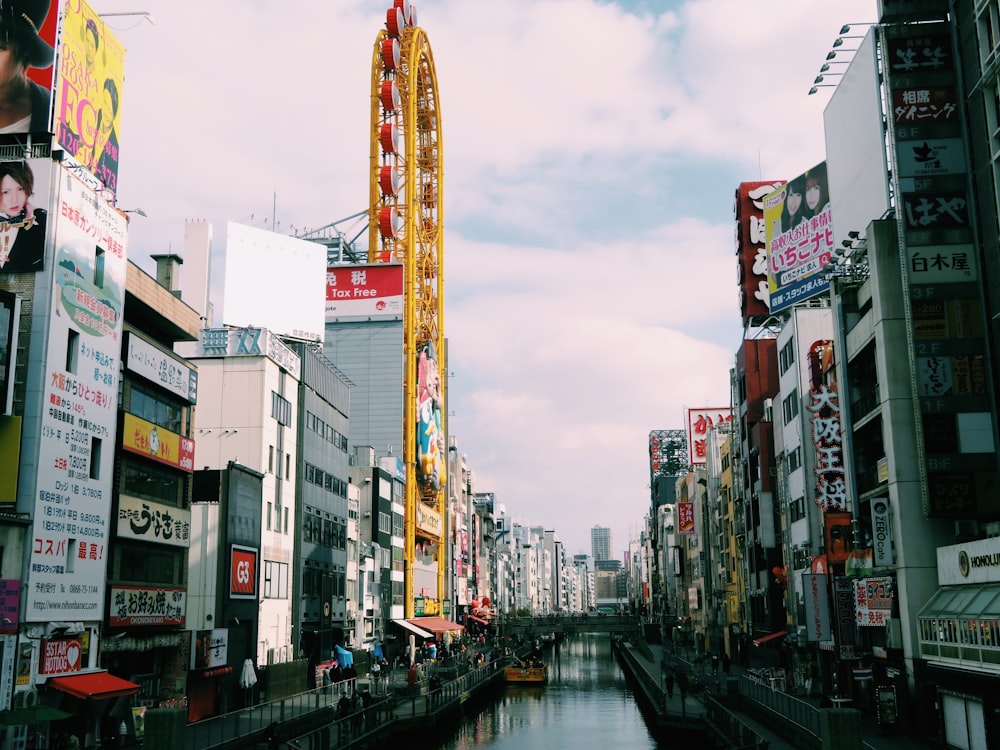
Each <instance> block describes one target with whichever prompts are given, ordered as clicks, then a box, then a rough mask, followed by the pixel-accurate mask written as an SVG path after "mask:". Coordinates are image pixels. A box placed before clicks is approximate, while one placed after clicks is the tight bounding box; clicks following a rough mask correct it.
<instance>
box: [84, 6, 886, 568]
mask: <svg viewBox="0 0 1000 750" xmlns="http://www.w3.org/2000/svg"><path fill="white" fill-rule="evenodd" d="M389 5H390V4H389V3H388V2H387V3H384V4H382V5H379V4H375V5H373V4H372V3H370V2H362V0H332V1H330V2H323V3H315V2H306V0H285V2H282V3H281V4H280V5H274V4H272V3H265V2H260V1H258V2H248V3H242V4H240V6H239V11H238V12H237V11H235V10H234V8H233V7H232V5H231V4H228V3H221V2H211V0H209V2H198V3H195V2H193V0H170V2H166V0H161V1H160V2H156V0H152V2H151V3H147V6H146V7H147V8H148V9H149V10H150V11H151V12H152V13H153V16H154V18H155V22H156V23H155V25H150V24H147V23H139V24H135V23H130V22H128V20H127V19H110V18H109V19H108V21H109V24H110V25H111V26H112V27H116V28H118V29H119V31H118V35H119V38H120V39H121V40H122V41H123V43H124V44H125V45H126V47H127V49H128V57H127V60H126V87H125V91H124V94H123V114H122V117H123V123H122V129H121V140H122V157H121V172H120V175H119V185H120V186H121V190H120V195H119V205H121V206H123V207H126V208H134V207H137V206H141V207H143V208H144V209H145V211H146V212H147V213H148V214H149V218H148V219H142V218H136V219H134V220H133V221H132V222H131V226H130V253H131V255H132V257H133V259H136V260H137V261H138V262H139V263H140V264H141V265H144V266H145V267H147V268H148V267H150V266H151V263H150V262H149V261H148V255H150V254H152V253H160V252H164V251H166V250H167V249H169V248H171V247H172V248H173V250H174V251H175V252H176V251H179V250H180V249H181V248H182V243H183V240H182V238H183V222H184V220H185V219H187V218H205V219H208V220H209V221H211V222H213V224H214V225H215V236H216V237H217V238H219V239H217V240H216V243H215V247H216V251H217V252H221V250H222V241H221V238H222V237H224V234H225V232H224V225H225V222H226V221H228V220H233V221H239V222H243V223H247V224H252V225H254V226H258V227H271V226H274V225H277V228H278V230H279V231H282V232H291V233H300V234H301V233H302V232H303V231H304V230H305V229H307V228H315V227H322V226H324V225H327V224H330V223H332V222H338V221H340V220H343V219H346V217H349V216H351V215H352V214H354V213H356V212H358V211H363V210H364V209H366V208H367V203H368V179H369V167H370V165H369V156H368V150H369V133H370V122H369V113H370V101H371V100H370V95H371V87H372V70H371V65H372V57H373V51H374V43H375V39H376V36H377V34H378V32H379V30H380V28H382V26H383V24H384V21H385V8H387V7H388V6H389ZM653 6H657V7H655V8H654V7H653ZM98 9H99V11H101V12H112V11H128V10H131V8H130V7H129V4H128V3H126V2H125V0H104V1H103V2H102V3H101V4H100V7H99V8H98ZM418 11H419V14H418V22H419V24H420V26H421V27H422V28H423V29H424V30H425V31H426V33H427V36H428V38H429V40H430V44H431V47H432V51H433V58H434V64H435V67H436V71H437V78H438V84H439V93H440V108H441V114H442V126H443V141H444V143H443V153H444V176H443V188H444V197H445V205H444V220H445V232H446V247H445V260H444V266H445V272H446V273H445V280H444V284H445V293H446V310H445V332H446V335H447V337H448V339H449V357H450V360H449V370H450V371H452V372H453V373H454V377H452V378H450V379H449V381H450V386H451V387H450V402H449V410H450V411H451V412H453V413H454V416H453V417H451V418H450V420H449V422H450V427H451V429H452V434H453V436H454V437H455V438H456V439H457V440H458V444H459V450H460V451H462V452H463V453H467V454H468V456H469V461H470V466H471V468H472V469H473V471H474V473H475V475H476V477H477V488H478V489H479V490H481V491H494V492H496V493H497V497H498V500H499V501H500V502H502V503H504V504H505V505H506V506H507V508H508V509H509V510H510V511H511V512H512V513H514V514H515V515H524V516H530V517H531V518H530V519H529V520H530V522H532V523H539V524H542V525H546V526H548V527H550V528H553V529H555V530H556V532H557V533H558V534H559V535H560V537H561V538H562V539H563V540H564V541H565V542H566V543H567V547H568V549H570V551H572V552H577V551H582V550H589V530H590V527H591V526H593V525H595V524H598V525H608V526H612V527H614V530H615V535H616V541H617V544H618V545H619V546H620V547H624V545H625V544H626V543H627V541H628V538H629V535H630V533H631V531H632V530H634V529H637V528H639V527H640V525H641V519H642V516H643V514H644V513H645V512H647V509H648V505H649V494H648V490H647V489H646V485H647V484H648V482H649V466H648V453H647V444H646V441H647V437H648V434H649V432H650V431H651V430H654V429H678V428H680V427H682V418H683V409H684V408H685V407H688V406H706V405H710V406H718V405H720V404H725V403H727V402H728V388H729V368H730V367H731V366H732V360H733V357H734V354H735V351H736V348H737V346H738V345H739V341H740V337H741V336H742V330H741V324H740V321H739V318H738V303H737V289H736V273H737V268H736V257H735V252H734V251H735V248H734V245H733V227H732V210H733V209H732V201H733V195H734V192H735V189H736V186H737V184H738V183H739V182H740V181H743V180H756V179H760V178H765V179H781V178H784V177H787V176H790V175H795V174H799V173H801V172H802V171H803V170H804V169H805V168H807V167H810V166H812V165H813V164H815V163H817V162H818V161H820V160H822V159H823V158H824V144H823V132H822V109H823V105H824V103H825V101H826V99H827V98H828V96H824V95H823V94H824V93H827V92H829V91H830V89H822V90H821V93H820V95H818V96H807V94H806V92H807V91H808V89H809V87H810V85H812V80H813V78H814V77H815V76H816V74H817V73H818V70H819V66H820V65H821V63H822V62H823V61H824V59H825V56H826V53H827V51H828V50H829V49H830V45H831V43H832V42H833V39H834V38H835V37H836V35H837V32H838V31H839V29H840V26H841V25H842V24H844V23H850V22H854V21H864V20H873V19H874V16H875V2H874V0H841V2H838V3H825V4H817V3H804V2H801V0H772V2H768V3H753V2H746V0H689V1H688V2H669V3H665V4H660V3H648V2H647V3H639V2H632V3H629V2H624V1H622V2H599V1H597V0H508V1H507V2H504V3H498V4H492V5H484V4H481V3H470V2H466V0H424V1H422V2H420V3H419V4H418ZM113 21H114V22H113ZM849 46H853V45H845V47H849ZM338 226H339V227H340V228H341V229H344V227H345V226H349V227H350V229H349V232H350V235H349V236H353V235H354V234H355V233H356V232H357V230H358V224H357V220H353V221H351V222H349V223H348V224H346V225H345V224H341V225H338ZM365 239H366V236H365V235H364V234H362V236H361V239H360V241H361V243H362V244H364V242H365ZM217 265H218V264H217ZM216 284H218V282H217V280H216Z"/></svg>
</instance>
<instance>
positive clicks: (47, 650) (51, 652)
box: [38, 638, 83, 674]
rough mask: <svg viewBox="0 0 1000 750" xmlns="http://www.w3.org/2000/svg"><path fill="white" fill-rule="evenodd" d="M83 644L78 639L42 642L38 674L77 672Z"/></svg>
mask: <svg viewBox="0 0 1000 750" xmlns="http://www.w3.org/2000/svg"><path fill="white" fill-rule="evenodd" d="M82 655H83V643H82V642H81V641H80V639H79V638H64V639H61V640H58V641H42V663H41V665H40V666H39V669H38V672H39V674H65V673H66V672H79V671H80V663H81V658H80V657H81V656H82Z"/></svg>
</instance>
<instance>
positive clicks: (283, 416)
mask: <svg viewBox="0 0 1000 750" xmlns="http://www.w3.org/2000/svg"><path fill="white" fill-rule="evenodd" d="M271 416H272V417H274V419H275V420H277V422H278V424H280V425H284V426H285V427H287V426H288V425H290V424H291V423H292V402H291V401H289V400H288V399H287V398H285V397H284V396H282V395H281V394H280V393H277V392H276V391H271Z"/></svg>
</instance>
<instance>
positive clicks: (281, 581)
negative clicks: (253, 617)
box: [264, 560, 288, 599]
mask: <svg viewBox="0 0 1000 750" xmlns="http://www.w3.org/2000/svg"><path fill="white" fill-rule="evenodd" d="M264 598H265V599H287V598H288V563H281V562H275V561H274V560H265V561H264Z"/></svg>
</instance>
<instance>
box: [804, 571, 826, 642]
mask: <svg viewBox="0 0 1000 750" xmlns="http://www.w3.org/2000/svg"><path fill="white" fill-rule="evenodd" d="M828 586H829V584H828V582H827V577H826V576H825V575H823V574H819V573H803V574H802V599H803V603H804V604H805V610H806V640H807V641H810V642H818V641H829V640H830V639H831V637H832V635H831V629H830V598H829V594H828V592H827V587H828Z"/></svg>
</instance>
